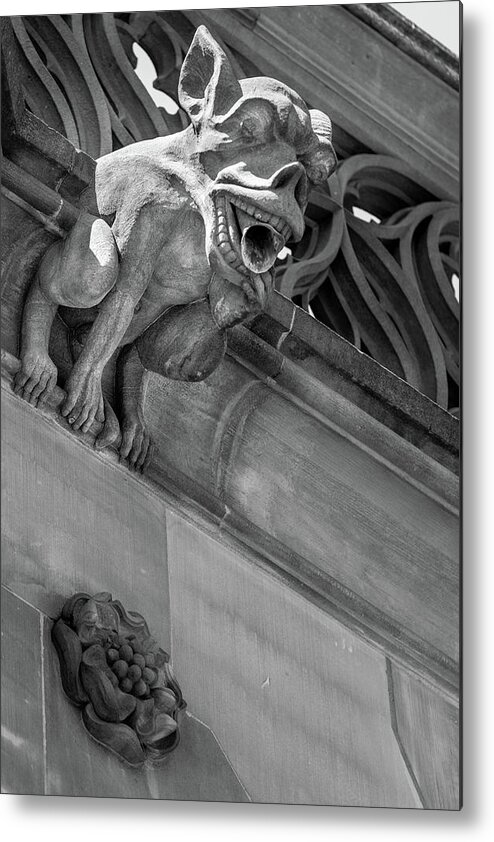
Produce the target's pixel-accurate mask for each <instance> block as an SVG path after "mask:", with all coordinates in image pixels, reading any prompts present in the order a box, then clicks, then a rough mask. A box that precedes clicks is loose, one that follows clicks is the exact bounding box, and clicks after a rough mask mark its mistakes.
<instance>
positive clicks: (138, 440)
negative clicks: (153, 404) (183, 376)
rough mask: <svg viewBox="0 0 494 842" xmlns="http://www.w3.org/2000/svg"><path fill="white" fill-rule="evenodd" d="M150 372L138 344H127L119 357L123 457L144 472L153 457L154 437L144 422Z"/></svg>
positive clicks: (118, 380)
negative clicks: (145, 366)
mask: <svg viewBox="0 0 494 842" xmlns="http://www.w3.org/2000/svg"><path fill="white" fill-rule="evenodd" d="M149 377H150V374H149V372H148V371H146V369H145V368H144V366H143V364H142V362H141V360H140V357H139V354H138V353H137V349H136V346H135V345H125V346H124V347H123V348H122V350H121V351H120V354H119V356H118V360H117V393H118V394H119V396H120V402H121V404H120V405H121V416H122V423H121V427H122V443H121V445H120V458H121V459H127V460H128V463H129V465H130V467H132V468H135V470H136V471H144V470H145V468H146V466H147V465H148V463H149V460H150V458H151V451H152V445H151V439H150V437H149V433H148V431H147V427H146V423H145V421H144V400H145V397H146V389H147V385H148V381H149Z"/></svg>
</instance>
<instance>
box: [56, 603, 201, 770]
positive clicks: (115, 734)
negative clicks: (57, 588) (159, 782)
mask: <svg viewBox="0 0 494 842" xmlns="http://www.w3.org/2000/svg"><path fill="white" fill-rule="evenodd" d="M52 640H53V643H54V645H55V648H56V651H57V654H58V659H59V662H60V676H61V680H62V686H63V689H64V691H65V693H66V695H67V696H68V698H69V699H70V701H71V702H72V703H73V704H75V705H77V706H78V707H82V720H83V722H84V725H85V727H86V729H87V730H88V731H89V733H90V734H91V736H92V737H93V739H95V740H96V741H97V742H98V743H101V744H102V745H103V746H105V747H106V748H107V749H109V750H110V751H112V752H113V753H114V754H116V755H118V757H119V758H120V759H121V760H124V761H125V762H126V763H128V764H130V765H131V766H142V765H143V764H144V763H145V762H146V761H150V762H159V761H162V760H163V759H164V758H165V757H166V756H167V755H168V754H169V753H170V752H171V751H173V750H174V749H175V748H176V747H177V745H178V743H179V740H180V731H179V723H180V719H181V717H182V715H183V713H184V711H185V708H186V702H185V701H184V699H183V696H182V692H181V690H180V687H179V685H178V683H177V681H176V680H175V678H174V677H173V674H172V670H171V667H170V665H169V662H168V661H169V656H168V654H167V653H166V652H164V651H163V649H161V648H160V646H159V644H158V643H157V642H156V641H155V640H154V639H153V638H152V637H151V635H150V633H149V629H148V626H147V624H146V621H145V620H144V618H143V617H142V616H141V615H140V614H137V613H136V612H134V611H126V610H125V608H124V607H123V606H122V604H121V603H120V602H119V601H118V600H114V599H113V598H112V596H111V594H109V593H99V594H96V596H93V597H91V596H89V594H86V593H76V594H74V595H73V596H71V597H70V599H68V600H67V601H66V602H65V604H64V606H63V609H62V615H61V617H60V619H59V620H57V622H56V623H55V625H54V626H53V629H52Z"/></svg>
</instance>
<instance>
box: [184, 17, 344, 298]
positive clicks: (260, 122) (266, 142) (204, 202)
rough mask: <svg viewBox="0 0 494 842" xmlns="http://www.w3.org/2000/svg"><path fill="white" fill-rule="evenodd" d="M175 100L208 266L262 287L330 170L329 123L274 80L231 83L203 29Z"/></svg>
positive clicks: (227, 63)
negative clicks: (195, 171) (188, 144)
mask: <svg viewBox="0 0 494 842" xmlns="http://www.w3.org/2000/svg"><path fill="white" fill-rule="evenodd" d="M179 99H180V104H181V105H182V107H183V108H184V109H185V110H186V111H187V113H188V115H189V117H190V119H191V121H192V129H191V131H193V132H194V141H193V142H194V156H195V158H196V161H197V162H198V164H199V168H200V179H198V181H197V185H198V186H197V188H196V189H195V190H194V191H193V192H194V194H195V195H194V201H195V202H196V205H197V206H198V207H199V209H200V211H201V213H202V216H203V218H204V223H205V227H206V251H207V255H208V260H209V263H210V265H211V267H212V268H213V269H214V270H215V271H217V272H218V274H221V275H222V276H223V277H224V278H227V279H228V280H230V281H232V282H233V283H235V284H239V285H243V284H245V282H246V281H247V282H249V281H252V280H253V276H255V275H258V276H261V277H262V279H263V282H264V285H265V286H267V287H269V286H270V282H272V276H273V271H272V270H273V264H274V262H275V260H276V256H277V255H278V254H279V252H280V251H281V250H282V249H283V246H284V245H285V243H286V242H287V241H288V240H294V241H298V240H300V239H301V237H302V234H303V231H304V211H305V208H306V205H307V197H308V191H309V187H310V185H314V184H319V183H321V182H323V181H324V180H325V179H327V178H328V177H329V176H330V175H331V173H332V172H333V170H334V169H335V167H336V156H335V153H334V149H333V146H332V144H331V122H330V120H329V118H328V117H327V116H326V115H325V114H323V113H322V112H320V111H309V109H308V108H307V106H306V105H305V103H304V102H303V100H302V99H301V98H300V97H299V96H298V95H297V94H296V93H295V92H294V91H292V90H291V89H290V88H288V87H287V86H286V85H284V84H282V83H281V82H277V81H275V80H274V79H269V78H265V77H259V78H251V79H242V80H241V81H238V80H237V78H236V76H235V73H234V71H233V68H232V66H231V64H230V61H229V60H228V58H227V56H226V54H225V53H224V51H223V50H222V49H221V47H220V46H219V45H218V44H217V42H216V41H215V40H214V39H213V38H212V36H211V35H210V33H209V32H208V30H207V29H206V28H205V27H204V26H201V27H199V29H198V30H197V32H196V34H195V36H194V40H193V41H192V44H191V47H190V49H189V52H188V53H187V55H186V57H185V60H184V63H183V66H182V72H181V75H180V81H179ZM191 192H192V191H191Z"/></svg>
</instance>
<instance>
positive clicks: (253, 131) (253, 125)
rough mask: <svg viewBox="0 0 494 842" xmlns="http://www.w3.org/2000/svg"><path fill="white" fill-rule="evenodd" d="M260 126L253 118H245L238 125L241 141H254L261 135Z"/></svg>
mask: <svg viewBox="0 0 494 842" xmlns="http://www.w3.org/2000/svg"><path fill="white" fill-rule="evenodd" d="M261 129H262V126H261V124H260V122H259V120H256V118H255V117H245V118H244V119H243V120H242V121H241V123H240V133H241V135H242V139H243V140H256V138H257V137H258V136H259V134H260V133H261Z"/></svg>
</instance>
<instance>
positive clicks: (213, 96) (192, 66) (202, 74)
mask: <svg viewBox="0 0 494 842" xmlns="http://www.w3.org/2000/svg"><path fill="white" fill-rule="evenodd" d="M241 96H242V88H241V87H240V84H239V82H238V79H237V77H236V76H235V74H234V72H233V69H232V66H231V64H230V62H229V60H228V58H227V56H226V55H225V53H224V51H223V50H222V49H221V47H220V45H219V44H218V43H217V42H216V41H215V40H214V38H213V36H212V35H211V33H210V32H209V31H208V30H207V29H206V27H205V26H200V27H199V28H198V29H197V31H196V34H195V35H194V39H193V41H192V44H191V45H190V47H189V51H188V53H187V55H186V56H185V59H184V62H183V65H182V71H181V73H180V79H179V82H178V99H179V102H180V105H181V106H182V108H184V109H185V111H186V112H187V114H188V115H189V117H190V119H191V120H192V122H193V123H194V126H196V127H198V126H199V124H200V123H201V122H202V121H203V120H204V119H207V118H209V117H212V116H213V115H222V114H226V113H227V111H229V110H230V108H231V107H232V105H234V103H235V102H237V100H238V99H240V97H241Z"/></svg>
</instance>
